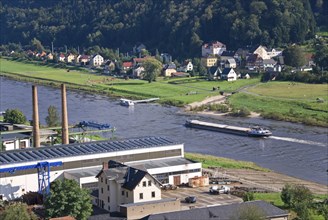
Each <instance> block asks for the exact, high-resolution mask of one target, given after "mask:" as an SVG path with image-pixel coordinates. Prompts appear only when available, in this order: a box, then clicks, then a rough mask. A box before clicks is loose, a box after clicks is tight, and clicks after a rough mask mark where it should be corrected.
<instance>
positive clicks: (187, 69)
mask: <svg viewBox="0 0 328 220" xmlns="http://www.w3.org/2000/svg"><path fill="white" fill-rule="evenodd" d="M193 69H194V65H193V64H192V62H191V61H190V60H185V61H184V62H183V65H182V66H181V67H179V68H178V71H181V72H190V71H193Z"/></svg>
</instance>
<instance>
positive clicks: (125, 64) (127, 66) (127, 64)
mask: <svg viewBox="0 0 328 220" xmlns="http://www.w3.org/2000/svg"><path fill="white" fill-rule="evenodd" d="M132 67H133V63H132V62H123V63H122V68H123V70H125V71H127V70H129V69H131V68H132Z"/></svg>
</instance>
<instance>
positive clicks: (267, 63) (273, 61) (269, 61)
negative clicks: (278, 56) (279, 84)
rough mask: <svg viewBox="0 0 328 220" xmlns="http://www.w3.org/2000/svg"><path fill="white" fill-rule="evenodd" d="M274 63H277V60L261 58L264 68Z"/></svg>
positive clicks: (270, 66)
mask: <svg viewBox="0 0 328 220" xmlns="http://www.w3.org/2000/svg"><path fill="white" fill-rule="evenodd" d="M276 64H277V61H275V60H274V59H267V60H263V68H264V70H265V69H267V68H273V67H274V66H275V65H276Z"/></svg>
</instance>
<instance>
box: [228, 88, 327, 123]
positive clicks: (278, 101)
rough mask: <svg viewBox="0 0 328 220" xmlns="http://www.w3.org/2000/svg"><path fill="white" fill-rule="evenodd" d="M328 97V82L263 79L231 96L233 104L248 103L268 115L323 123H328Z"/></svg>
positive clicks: (294, 120)
mask: <svg viewBox="0 0 328 220" xmlns="http://www.w3.org/2000/svg"><path fill="white" fill-rule="evenodd" d="M317 98H320V99H321V100H323V102H318V101H317ZM327 101H328V86H327V85H326V84H304V83H291V82H269V83H262V84H259V85H257V86H255V87H252V88H249V89H247V93H238V94H235V95H232V96H230V97H229V102H230V103H231V105H232V106H234V107H236V108H241V107H243V106H244V107H247V108H248V109H250V110H251V111H255V112H259V113H261V114H262V116H264V117H267V118H272V119H278V120H284V121H292V122H302V123H305V124H309V125H321V126H327V125H328V114H327V113H328V104H327V103H328V102H327Z"/></svg>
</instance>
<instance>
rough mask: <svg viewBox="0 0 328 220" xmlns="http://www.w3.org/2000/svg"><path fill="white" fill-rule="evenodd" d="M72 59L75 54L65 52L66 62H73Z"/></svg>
mask: <svg viewBox="0 0 328 220" xmlns="http://www.w3.org/2000/svg"><path fill="white" fill-rule="evenodd" d="M74 60H75V55H74V54H72V53H70V54H67V56H66V57H65V61H66V63H73V62H74Z"/></svg>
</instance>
